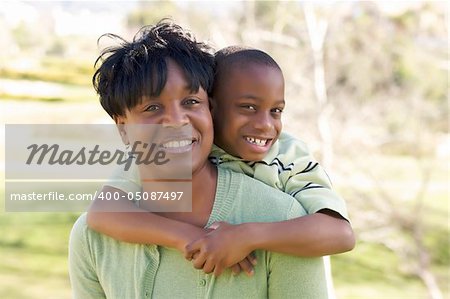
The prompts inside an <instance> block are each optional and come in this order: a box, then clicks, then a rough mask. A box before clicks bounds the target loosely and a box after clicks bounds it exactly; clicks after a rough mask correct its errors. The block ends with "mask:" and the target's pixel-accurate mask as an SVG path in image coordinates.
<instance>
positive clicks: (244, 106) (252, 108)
mask: <svg viewBox="0 0 450 299" xmlns="http://www.w3.org/2000/svg"><path fill="white" fill-rule="evenodd" d="M241 107H242V108H244V109H248V110H256V107H255V106H253V105H241Z"/></svg>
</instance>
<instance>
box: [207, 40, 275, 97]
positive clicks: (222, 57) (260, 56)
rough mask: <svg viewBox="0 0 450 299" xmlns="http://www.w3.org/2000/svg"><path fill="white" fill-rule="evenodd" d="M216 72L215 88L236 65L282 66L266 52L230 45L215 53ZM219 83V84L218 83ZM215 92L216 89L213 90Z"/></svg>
mask: <svg viewBox="0 0 450 299" xmlns="http://www.w3.org/2000/svg"><path fill="white" fill-rule="evenodd" d="M214 61H215V65H216V67H215V72H214V82H215V84H214V88H213V90H215V89H216V87H217V85H218V84H219V83H221V82H222V80H224V78H226V77H227V76H228V73H229V72H230V71H231V70H232V69H233V68H235V67H246V66H248V65H254V64H256V65H264V66H268V67H273V68H276V69H278V70H279V71H280V72H282V71H281V68H280V66H279V65H278V63H277V62H276V61H275V60H274V59H273V58H272V57H271V56H270V55H269V54H267V53H266V52H264V51H261V50H258V49H253V48H247V47H243V46H229V47H225V48H223V49H221V50H219V51H217V52H216V54H215V55H214ZM216 83H217V84H216ZM213 93H214V91H213Z"/></svg>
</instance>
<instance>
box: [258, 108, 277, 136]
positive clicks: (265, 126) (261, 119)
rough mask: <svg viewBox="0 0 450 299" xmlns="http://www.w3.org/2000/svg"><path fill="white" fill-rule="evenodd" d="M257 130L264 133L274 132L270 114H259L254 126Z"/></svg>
mask: <svg viewBox="0 0 450 299" xmlns="http://www.w3.org/2000/svg"><path fill="white" fill-rule="evenodd" d="M253 126H254V127H255V129H257V130H260V131H262V132H267V131H269V130H272V129H273V127H274V124H273V120H272V117H271V116H270V115H269V114H268V113H262V112H261V113H259V115H258V116H257V118H256V119H255V122H254V125H253Z"/></svg>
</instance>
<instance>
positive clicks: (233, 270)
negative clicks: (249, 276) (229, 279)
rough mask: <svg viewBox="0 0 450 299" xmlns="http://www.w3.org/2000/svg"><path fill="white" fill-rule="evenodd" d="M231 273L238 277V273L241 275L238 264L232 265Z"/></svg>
mask: <svg viewBox="0 0 450 299" xmlns="http://www.w3.org/2000/svg"><path fill="white" fill-rule="evenodd" d="M231 271H232V272H233V274H234V275H238V274H239V273H241V266H239V264H234V265H233V266H231Z"/></svg>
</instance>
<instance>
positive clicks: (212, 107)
mask: <svg viewBox="0 0 450 299" xmlns="http://www.w3.org/2000/svg"><path fill="white" fill-rule="evenodd" d="M208 102H209V112H211V116H212V117H213V118H214V112H215V111H216V109H217V108H216V107H215V106H216V105H214V100H213V98H212V97H209V98H208Z"/></svg>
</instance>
